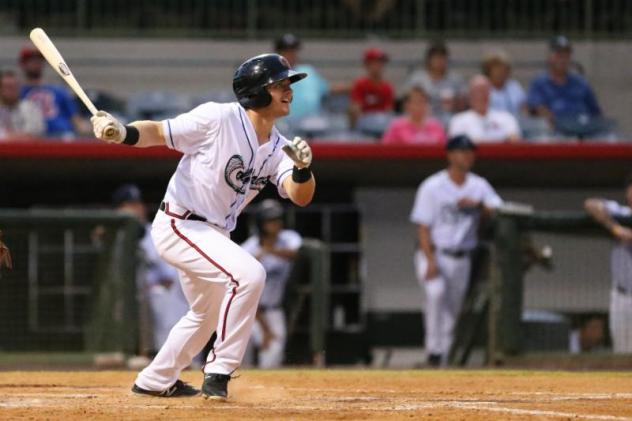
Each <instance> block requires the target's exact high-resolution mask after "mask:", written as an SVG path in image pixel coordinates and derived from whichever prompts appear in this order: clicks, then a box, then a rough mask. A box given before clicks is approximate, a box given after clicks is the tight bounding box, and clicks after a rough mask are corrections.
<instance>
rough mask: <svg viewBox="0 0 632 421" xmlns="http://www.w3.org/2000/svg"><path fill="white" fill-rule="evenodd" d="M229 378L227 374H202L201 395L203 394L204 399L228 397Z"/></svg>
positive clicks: (224, 398) (223, 398)
mask: <svg viewBox="0 0 632 421" xmlns="http://www.w3.org/2000/svg"><path fill="white" fill-rule="evenodd" d="M230 379H231V377H230V375H229V374H214V373H206V374H204V383H203V384H202V396H204V399H214V400H226V398H227V397H228V381H229V380H230Z"/></svg>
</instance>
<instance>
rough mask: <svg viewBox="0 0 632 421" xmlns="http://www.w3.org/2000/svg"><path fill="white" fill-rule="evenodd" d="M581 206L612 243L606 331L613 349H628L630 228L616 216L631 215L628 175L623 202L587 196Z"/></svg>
mask: <svg viewBox="0 0 632 421" xmlns="http://www.w3.org/2000/svg"><path fill="white" fill-rule="evenodd" d="M584 208H585V209H586V212H588V214H589V215H590V216H592V217H593V218H594V219H595V221H597V222H599V223H600V224H601V225H603V226H604V227H605V228H606V229H607V230H608V231H609V232H610V234H612V236H613V237H614V239H615V240H616V244H615V245H614V247H613V248H612V252H611V255H610V273H611V281H612V289H611V293H610V335H611V336H612V345H613V351H614V352H615V353H621V354H630V353H632V229H630V228H628V227H625V226H623V225H621V224H620V223H619V222H618V221H617V220H616V218H618V217H632V175H630V176H628V178H627V179H626V183H625V204H624V205H621V204H619V203H617V202H616V201H614V200H605V199H600V198H590V199H587V200H586V202H585V203H584Z"/></svg>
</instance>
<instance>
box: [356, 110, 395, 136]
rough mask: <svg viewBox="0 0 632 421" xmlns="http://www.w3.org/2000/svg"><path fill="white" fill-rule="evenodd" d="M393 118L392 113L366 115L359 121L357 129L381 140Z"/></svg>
mask: <svg viewBox="0 0 632 421" xmlns="http://www.w3.org/2000/svg"><path fill="white" fill-rule="evenodd" d="M393 117H394V116H393V114H392V113H368V114H364V115H362V116H361V117H360V118H359V119H358V123H357V124H356V129H357V130H358V131H359V132H360V133H363V134H365V135H368V136H372V137H375V138H379V137H382V134H383V133H384V131H385V130H386V128H387V127H388V125H389V123H390V122H391V120H392V119H393Z"/></svg>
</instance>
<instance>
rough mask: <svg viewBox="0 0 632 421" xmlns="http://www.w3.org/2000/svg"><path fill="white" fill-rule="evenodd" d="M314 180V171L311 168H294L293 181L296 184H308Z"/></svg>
mask: <svg viewBox="0 0 632 421" xmlns="http://www.w3.org/2000/svg"><path fill="white" fill-rule="evenodd" d="M311 178H312V170H311V169H310V168H309V167H305V168H298V167H297V166H294V168H292V181H294V182H295V183H299V184H302V183H307V182H308V181H309V180H310V179H311Z"/></svg>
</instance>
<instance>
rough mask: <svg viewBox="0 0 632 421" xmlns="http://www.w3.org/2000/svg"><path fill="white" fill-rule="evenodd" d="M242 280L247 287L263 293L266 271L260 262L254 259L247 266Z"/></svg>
mask: <svg viewBox="0 0 632 421" xmlns="http://www.w3.org/2000/svg"><path fill="white" fill-rule="evenodd" d="M242 278H243V280H242V282H243V283H244V284H245V285H247V286H248V288H250V289H252V290H254V291H258V292H261V291H263V286H264V285H265V282H266V270H265V269H264V267H263V265H262V264H261V263H259V261H258V260H256V259H254V258H253V259H251V260H249V261H248V264H247V265H245V268H244V272H243V275H242Z"/></svg>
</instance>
